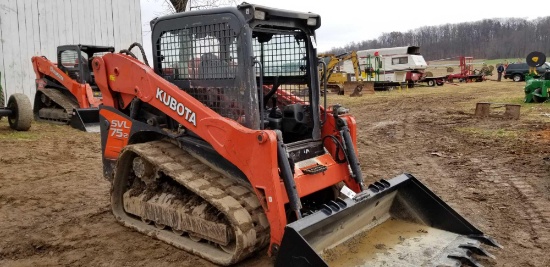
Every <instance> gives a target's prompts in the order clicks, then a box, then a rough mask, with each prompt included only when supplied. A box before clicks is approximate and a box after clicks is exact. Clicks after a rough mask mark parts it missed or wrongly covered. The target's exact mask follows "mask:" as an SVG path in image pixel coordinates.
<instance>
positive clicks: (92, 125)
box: [69, 108, 99, 133]
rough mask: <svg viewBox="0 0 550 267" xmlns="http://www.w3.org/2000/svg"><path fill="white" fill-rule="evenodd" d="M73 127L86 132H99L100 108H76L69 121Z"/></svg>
mask: <svg viewBox="0 0 550 267" xmlns="http://www.w3.org/2000/svg"><path fill="white" fill-rule="evenodd" d="M69 123H70V124H71V126H72V127H73V128H76V129H79V130H81V131H85V132H93V133H97V132H99V109H98V108H75V109H73V115H72V116H71V121H70V122H69Z"/></svg>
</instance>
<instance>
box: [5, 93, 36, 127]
mask: <svg viewBox="0 0 550 267" xmlns="http://www.w3.org/2000/svg"><path fill="white" fill-rule="evenodd" d="M7 107H8V108H9V109H10V110H11V111H12V114H11V115H10V116H8V122H9V124H10V127H11V128H12V129H14V130H17V131H27V130H28V129H29V128H31V122H32V117H33V115H32V106H31V101H30V100H29V98H28V97H27V96H26V95H24V94H13V95H11V96H10V99H9V100H8V105H7Z"/></svg>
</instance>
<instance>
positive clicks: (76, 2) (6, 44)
mask: <svg viewBox="0 0 550 267" xmlns="http://www.w3.org/2000/svg"><path fill="white" fill-rule="evenodd" d="M141 27H142V24H141V9H140V3H139V0H1V1H0V72H2V87H3V88H4V91H5V94H6V96H9V95H11V94H13V93H24V94H26V95H27V96H29V98H30V99H31V102H33V99H34V93H35V90H36V88H35V82H34V80H35V77H36V76H35V74H34V70H33V68H32V64H31V57H33V56H35V55H42V56H46V57H47V58H48V59H50V60H52V61H54V62H55V61H56V51H57V46H59V45H65V44H87V45H105V46H114V47H115V49H116V50H117V51H118V50H121V49H126V48H128V46H129V45H130V44H132V43H133V42H140V43H142V32H141ZM137 54H139V53H138V52H136V55H137Z"/></svg>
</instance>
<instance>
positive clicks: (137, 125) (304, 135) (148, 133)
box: [92, 3, 499, 266]
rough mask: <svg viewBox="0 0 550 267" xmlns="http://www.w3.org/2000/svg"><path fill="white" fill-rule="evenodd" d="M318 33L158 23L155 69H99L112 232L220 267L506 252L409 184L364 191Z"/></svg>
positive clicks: (276, 12) (258, 25) (220, 17)
mask: <svg viewBox="0 0 550 267" xmlns="http://www.w3.org/2000/svg"><path fill="white" fill-rule="evenodd" d="M320 24H321V18H320V16H318V15H316V14H313V13H298V12H292V11H286V10H280V9H273V8H268V7H263V6H257V5H251V4H247V3H243V4H242V5H239V6H237V7H226V8H219V9H209V10H199V11H191V12H185V13H178V14H173V15H169V16H165V17H161V18H157V19H155V20H153V21H152V22H151V27H152V43H153V51H152V52H153V53H152V54H153V56H154V63H153V65H154V66H153V68H150V67H148V66H147V65H145V64H143V63H141V62H140V61H138V60H137V59H135V58H133V57H130V56H128V55H123V54H116V53H113V54H106V55H104V56H102V57H96V58H94V59H93V63H92V67H93V71H94V74H95V81H96V83H97V85H98V86H99V88H100V89H101V92H102V95H103V105H102V106H100V127H101V142H102V151H103V167H104V175H105V177H106V178H107V179H109V180H110V181H111V182H112V192H111V204H112V209H113V213H114V215H115V217H116V219H117V220H118V221H120V222H121V223H122V224H123V225H125V226H128V227H131V228H134V229H135V230H137V231H139V232H142V233H144V234H147V235H149V236H152V237H155V238H157V239H160V240H163V241H165V242H168V243H169V244H172V245H174V246H176V247H178V248H181V249H184V250H186V251H188V252H190V253H193V254H196V255H199V256H201V257H204V258H205V259H208V260H210V261H212V262H214V263H217V264H222V265H231V264H234V263H237V262H239V261H241V260H242V259H244V258H246V257H247V256H250V255H251V254H252V253H254V252H255V251H257V250H259V249H261V248H263V247H265V246H269V249H268V253H269V254H270V255H274V256H275V255H276V257H277V258H276V263H275V264H276V265H278V266H327V265H335V266H336V265H347V266H352V265H377V264H380V262H385V263H386V264H390V265H393V266H420V265H430V266H431V265H444V266H459V265H461V264H463V263H466V264H474V265H475V264H477V263H476V261H475V259H474V258H473V255H474V254H481V255H486V256H487V255H490V254H489V253H487V252H486V251H485V250H484V249H483V248H482V247H481V244H482V243H485V244H488V245H491V246H499V245H498V244H497V243H496V242H495V241H493V240H492V239H491V238H489V237H487V236H485V235H484V234H483V233H482V232H481V231H480V230H478V229H477V228H475V227H474V226H473V225H471V224H470V223H469V222H468V221H467V220H466V219H464V218H463V217H461V216H460V215H459V214H457V213H456V212H455V211H454V210H453V209H452V208H450V207H449V206H448V205H446V204H445V202H443V201H442V200H441V199H440V198H438V197H437V196H436V195H435V194H433V193H432V192H431V191H430V190H429V189H428V188H426V187H425V186H424V185H423V184H422V183H420V181H419V180H417V179H416V178H414V177H413V176H412V175H409V174H403V175H400V176H397V177H394V178H392V179H388V180H380V181H377V182H375V183H373V184H371V185H365V184H363V177H362V174H361V169H360V168H359V163H358V159H357V152H356V151H357V146H356V131H357V130H356V122H355V120H354V118H353V117H352V116H351V115H350V114H349V113H348V111H347V110H346V109H344V108H343V107H340V106H338V105H335V106H333V107H331V108H326V98H325V99H324V101H325V105H324V106H321V105H320V102H321V101H320V100H321V97H320V88H319V79H318V72H317V66H318V64H320V62H319V60H318V58H317V52H316V38H315V30H316V29H317V28H319V26H320ZM341 192H344V193H345V194H344V193H341ZM357 238H366V239H365V240H360V241H361V244H365V245H364V246H363V247H361V249H360V250H359V251H354V252H353V253H352V254H349V248H348V249H346V242H348V241H347V240H350V239H357ZM369 242H370V243H369ZM369 244H370V245H369ZM380 246H383V247H384V248H385V250H384V251H383V253H382V252H381V250H379V249H376V248H378V247H380Z"/></svg>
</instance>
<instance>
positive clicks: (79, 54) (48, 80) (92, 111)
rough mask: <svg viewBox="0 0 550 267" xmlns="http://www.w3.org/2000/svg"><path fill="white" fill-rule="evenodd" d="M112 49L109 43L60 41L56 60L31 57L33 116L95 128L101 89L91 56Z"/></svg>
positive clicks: (97, 128) (112, 50) (90, 129)
mask: <svg viewBox="0 0 550 267" xmlns="http://www.w3.org/2000/svg"><path fill="white" fill-rule="evenodd" d="M114 51H115V49H114V48H113V47H108V46H92V45H63V46H59V47H58V48H57V63H54V62H51V61H50V60H48V59H47V58H46V57H43V56H35V57H32V64H33V68H34V72H35V74H36V95H35V98H34V108H33V112H34V117H35V119H36V120H43V121H48V122H53V123H60V124H70V125H71V126H72V127H74V128H77V129H79V130H82V131H88V132H98V131H99V109H98V107H99V105H101V92H100V90H99V88H98V87H97V85H96V83H95V80H94V75H93V73H92V69H91V63H92V57H93V56H98V55H101V54H104V53H112V52H114Z"/></svg>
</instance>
